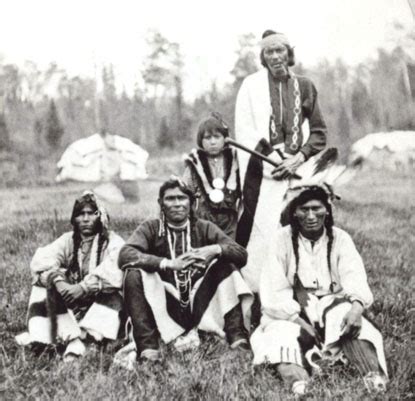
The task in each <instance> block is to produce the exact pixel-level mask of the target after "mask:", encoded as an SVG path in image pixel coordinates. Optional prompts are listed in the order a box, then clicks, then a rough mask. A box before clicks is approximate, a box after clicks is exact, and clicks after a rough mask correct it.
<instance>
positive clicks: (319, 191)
mask: <svg viewBox="0 0 415 401" xmlns="http://www.w3.org/2000/svg"><path fill="white" fill-rule="evenodd" d="M314 199H316V200H319V201H321V202H323V204H324V206H325V208H326V209H327V215H326V217H325V220H324V227H325V229H326V234H327V237H328V243H327V266H328V269H329V273H330V277H331V283H330V291H331V292H333V289H334V288H333V287H334V285H336V283H335V282H334V281H333V276H332V273H331V251H332V248H333V240H334V236H333V226H334V219H333V209H332V207H331V204H330V202H329V195H328V194H327V193H326V192H325V191H324V189H323V188H321V187H318V186H315V187H310V188H309V189H308V190H306V191H304V192H302V193H301V194H300V195H299V196H298V197H297V198H296V199H294V200H293V201H292V202H291V205H290V208H289V212H288V213H289V222H290V225H291V240H292V244H293V250H294V257H295V271H296V273H298V267H299V263H300V255H299V252H298V237H299V234H300V224H299V223H298V219H297V217H296V216H295V214H294V213H295V210H296V208H297V207H298V206H301V205H304V204H305V203H306V202H308V201H309V200H314Z"/></svg>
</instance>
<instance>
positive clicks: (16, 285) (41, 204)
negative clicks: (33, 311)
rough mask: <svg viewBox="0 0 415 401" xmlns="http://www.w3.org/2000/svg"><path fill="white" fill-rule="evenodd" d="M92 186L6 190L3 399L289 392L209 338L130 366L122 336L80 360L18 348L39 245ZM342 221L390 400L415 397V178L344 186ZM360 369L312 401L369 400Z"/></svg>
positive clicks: (127, 208)
mask: <svg viewBox="0 0 415 401" xmlns="http://www.w3.org/2000/svg"><path fill="white" fill-rule="evenodd" d="M158 186H159V183H157V182H146V183H144V182H143V183H141V184H140V202H138V203H127V204H125V205H122V206H113V205H112V206H111V205H110V206H109V211H110V214H111V215H112V216H113V219H112V223H113V228H114V229H115V230H116V231H118V232H119V233H120V234H121V235H122V236H123V237H124V238H126V237H127V236H128V235H129V233H130V232H131V231H132V230H133V229H134V227H135V226H136V224H137V223H138V222H139V221H141V220H142V219H143V218H145V217H151V216H155V215H156V214H157V206H156V201H155V199H156V197H157V196H156V194H157V190H158ZM83 187H84V185H83V184H67V185H60V186H49V187H46V188H36V187H35V188H30V189H13V190H8V191H6V190H3V191H0V206H1V209H0V210H1V218H0V263H1V265H0V340H1V342H0V363H1V368H2V372H1V376H0V399H33V400H37V399H42V400H43V399H62V400H69V399H71V400H72V399H79V400H84V399H85V400H90V399H136V398H139V399H183V400H184V399H186V400H187V399H269V400H271V399H272V400H278V399H282V400H285V399H287V398H289V397H290V395H289V391H288V389H287V388H285V387H284V385H283V384H282V382H281V381H280V380H279V379H278V378H277V377H276V376H275V375H274V372H273V371H272V370H271V369H265V368H258V369H255V370H253V369H252V366H251V359H252V357H251V355H250V354H243V353H239V352H236V351H230V350H229V349H228V347H227V346H226V344H224V342H223V341H222V340H220V339H217V338H212V337H209V338H208V339H207V340H206V341H205V342H204V343H203V345H202V346H201V347H200V349H199V350H197V351H195V352H192V353H190V354H186V355H180V354H177V353H175V352H174V351H173V350H170V349H168V348H166V347H165V348H163V352H164V355H165V358H164V361H163V363H161V364H159V365H155V366H154V365H151V364H149V363H142V364H141V365H137V369H136V371H135V372H132V373H127V372H125V371H122V370H118V369H116V368H114V367H113V366H112V365H111V360H112V355H113V353H114V352H115V351H116V350H117V349H118V348H119V347H120V346H121V345H122V343H121V342H120V343H117V344H112V345H110V346H109V347H107V348H106V349H105V350H104V349H99V348H96V347H91V348H90V350H89V351H88V354H87V355H86V357H85V359H84V360H83V361H82V362H81V363H80V364H79V366H77V367H73V366H72V367H68V366H65V365H64V364H63V363H62V362H61V360H60V358H59V357H56V353H55V351H54V350H51V351H50V352H43V353H40V354H36V353H34V352H33V351H30V350H29V349H23V348H19V347H18V346H17V345H16V344H15V343H14V340H13V338H14V335H16V334H18V333H20V332H21V331H23V330H24V329H25V313H26V307H27V300H28V295H29V290H30V275H29V270H28V265H29V261H30V258H31V256H32V255H33V252H34V251H35V249H36V248H37V247H38V246H39V245H41V244H45V243H47V242H49V241H51V240H52V239H53V238H55V237H56V236H57V235H59V234H61V233H62V232H64V231H66V230H68V229H69V228H70V227H69V226H68V219H69V216H70V211H71V207H72V202H73V199H74V197H75V196H77V195H78V194H79V193H80V192H81V190H82V189H83ZM339 192H340V194H341V195H342V197H343V200H342V201H341V202H340V203H339V205H338V206H337V208H336V211H335V213H336V220H337V223H338V225H339V226H341V227H343V228H345V229H346V230H348V231H349V232H350V233H351V234H352V235H353V237H354V238H355V241H356V244H357V247H358V249H359V250H360V251H361V253H362V256H363V258H364V260H365V262H366V266H367V271H368V275H369V281H370V284H371V287H372V289H373V292H374V295H375V299H376V302H375V303H374V305H373V306H372V307H371V309H370V311H369V314H370V316H371V317H372V318H373V319H374V320H375V322H376V323H377V324H378V325H379V326H380V327H381V329H382V332H383V334H384V337H385V350H386V355H387V359H388V363H389V370H390V375H391V382H390V385H389V389H388V392H387V394H386V395H385V396H384V398H389V399H414V397H415V390H414V381H413V380H414V379H413V376H414V370H413V359H414V355H413V350H414V346H413V345H414V344H413V342H412V339H411V332H412V334H413V320H414V316H415V308H414V303H413V290H414V274H413V271H414V269H413V263H414V260H415V246H414V245H415V244H414V237H415V235H414V227H415V217H414V215H415V213H414V212H415V206H414V203H413V201H412V199H413V194H414V184H413V183H412V181H411V180H410V178H405V177H397V176H393V175H388V174H386V175H385V174H377V173H372V174H370V175H369V174H365V175H362V176H360V178H359V179H358V180H356V181H355V182H354V183H353V184H349V185H347V186H346V187H344V188H341V190H340V191H339ZM368 397H369V396H368V394H367V393H366V391H365V389H364V386H363V384H362V382H361V380H360V379H359V377H358V375H357V372H356V371H355V370H354V369H352V368H347V367H344V368H341V369H337V370H336V372H333V371H330V370H329V369H328V370H326V371H325V372H324V373H323V374H322V375H321V376H317V377H315V378H314V380H313V385H312V388H311V393H310V395H309V396H308V397H307V398H308V399H315V400H321V399H327V400H331V399H365V398H368Z"/></svg>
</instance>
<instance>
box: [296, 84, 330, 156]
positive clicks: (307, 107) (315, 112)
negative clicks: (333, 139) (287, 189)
mask: <svg viewBox="0 0 415 401" xmlns="http://www.w3.org/2000/svg"><path fill="white" fill-rule="evenodd" d="M303 112H304V117H306V118H308V123H309V127H310V136H309V138H308V140H307V142H306V143H305V144H304V146H303V147H302V148H301V152H302V153H303V154H304V156H305V158H306V160H307V159H309V158H310V157H311V156H314V155H315V154H317V153H318V152H320V151H322V150H323V149H324V147H325V146H326V142H327V126H326V123H325V121H324V118H323V115H322V113H321V110H320V105H319V102H318V93H317V89H316V87H315V86H314V84H313V83H312V82H311V81H309V80H307V85H306V90H305V100H304V101H303Z"/></svg>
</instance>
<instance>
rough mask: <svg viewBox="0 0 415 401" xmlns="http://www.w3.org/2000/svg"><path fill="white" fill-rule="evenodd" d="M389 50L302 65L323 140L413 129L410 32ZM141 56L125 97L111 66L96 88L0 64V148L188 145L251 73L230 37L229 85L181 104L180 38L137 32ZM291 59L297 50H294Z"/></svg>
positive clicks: (228, 109)
mask: <svg viewBox="0 0 415 401" xmlns="http://www.w3.org/2000/svg"><path fill="white" fill-rule="evenodd" d="M404 37H405V42H404V44H403V42H402V40H400V41H396V43H395V45H394V46H392V47H391V48H390V49H388V50H385V49H380V50H378V53H377V56H376V57H374V58H372V59H368V60H366V61H365V62H362V63H360V64H358V65H355V66H352V67H351V66H348V65H346V64H345V62H344V61H343V60H341V59H338V60H336V61H328V60H323V61H321V62H320V63H319V64H318V65H315V66H312V67H307V66H304V65H303V64H301V63H297V65H296V66H295V67H294V70H295V72H296V73H297V74H300V75H301V74H303V75H307V76H309V77H310V78H311V79H312V80H313V81H314V83H315V84H316V87H317V89H318V92H319V99H320V104H321V108H322V110H323V114H324V116H325V119H326V122H327V125H328V128H329V141H330V142H331V144H333V145H335V146H337V147H339V149H340V151H341V154H343V155H344V156H345V155H347V152H348V149H349V148H350V145H351V144H352V143H353V142H354V141H355V140H357V139H358V138H360V137H362V136H363V135H365V134H367V133H370V132H379V131H389V130H407V129H412V130H413V129H415V108H414V99H415V68H414V63H413V61H412V59H411V57H410V56H409V54H411V51H409V48H408V45H407V44H408V43H409V47H410V48H411V49H412V50H413V44H414V43H415V34H414V33H409V34H405V35H404ZM147 44H148V48H149V54H148V57H147V59H146V61H145V63H144V65H143V68H142V71H140V72H141V76H142V78H143V81H144V87H139V86H138V85H137V87H136V88H134V91H133V94H131V93H127V91H125V90H123V91H121V92H119V91H118V90H117V86H116V74H115V71H114V67H113V66H112V65H105V66H103V67H102V70H101V71H99V73H100V74H99V75H100V81H101V88H99V89H98V88H97V80H96V79H95V78H90V77H80V76H69V75H68V73H67V72H66V71H65V70H64V69H63V68H60V67H59V66H58V65H56V64H50V66H49V67H48V68H47V69H46V70H40V69H39V68H38V67H37V65H36V64H34V63H32V62H26V64H25V65H24V66H22V67H18V66H16V65H13V64H2V63H1V62H0V150H2V151H3V153H5V152H6V153H8V154H9V153H12V152H19V154H26V155H37V156H45V157H46V156H50V155H55V156H56V155H57V154H59V153H60V152H61V151H62V150H63V149H64V147H65V146H67V145H68V144H69V143H71V142H73V141H74V140H76V139H79V138H81V137H86V136H89V135H91V134H93V133H95V132H97V131H98V130H99V129H106V130H108V131H109V132H111V133H114V134H118V135H122V136H125V137H127V138H130V139H132V140H133V141H134V142H136V143H138V144H140V145H141V146H143V147H144V148H146V149H148V150H149V151H150V152H151V151H154V150H156V149H160V148H172V149H180V150H182V149H183V146H185V147H186V148H190V147H191V146H194V142H195V140H194V139H195V132H196V126H197V123H198V122H199V121H200V119H201V118H203V117H204V116H206V115H207V114H208V113H209V112H210V111H213V110H216V111H219V112H221V113H222V114H223V115H224V117H225V119H226V120H227V121H228V122H229V125H230V126H231V127H232V126H233V118H234V105H235V99H236V95H237V92H238V89H239V87H240V85H241V83H242V81H243V79H244V78H245V77H246V76H247V75H249V74H251V73H253V72H255V71H256V70H258V68H262V67H260V64H259V55H258V49H257V47H256V38H255V36H254V35H253V34H245V35H242V36H241V37H240V38H239V44H238V48H237V49H236V51H235V60H236V61H235V64H234V67H233V68H232V70H231V71H230V75H231V77H232V80H231V82H229V83H228V84H226V85H224V86H223V87H218V85H217V84H216V82H215V81H213V82H212V83H211V86H210V88H208V89H207V90H206V91H205V92H204V93H201V94H199V95H197V96H196V98H194V99H192V100H191V101H189V100H186V99H185V98H184V96H183V87H184V83H185V79H186V78H185V74H184V58H183V55H182V52H181V49H180V45H179V44H177V43H174V42H170V41H169V40H168V38H166V37H164V36H163V35H162V34H161V33H160V32H157V31H153V32H151V33H150V34H149V36H148V38H147ZM297 59H298V60H301V54H299V55H297Z"/></svg>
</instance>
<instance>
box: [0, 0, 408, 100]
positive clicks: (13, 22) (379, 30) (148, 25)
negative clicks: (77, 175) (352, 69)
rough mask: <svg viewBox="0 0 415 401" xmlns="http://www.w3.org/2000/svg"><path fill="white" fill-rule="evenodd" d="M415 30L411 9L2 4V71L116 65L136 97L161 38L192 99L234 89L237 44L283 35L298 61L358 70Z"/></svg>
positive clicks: (390, 1) (377, 2) (11, 0)
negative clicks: (213, 88) (397, 29)
mask: <svg viewBox="0 0 415 401" xmlns="http://www.w3.org/2000/svg"><path fill="white" fill-rule="evenodd" d="M394 22H399V23H400V24H402V25H403V26H405V27H406V28H407V29H414V28H415V25H414V19H413V16H412V13H411V10H410V7H409V5H408V1H407V0H284V1H282V0H255V1H249V2H247V1H243V0H239V1H235V0H228V1H226V0H208V1H198V0H173V1H169V0H144V1H143V0H141V1H140V0H135V1H133V0H0V61H2V62H3V63H16V64H17V65H23V63H24V61H25V60H31V61H34V62H36V63H37V64H38V65H39V66H40V67H42V68H44V67H46V66H47V65H48V64H49V63H50V62H56V63H57V64H58V65H59V66H61V67H63V68H65V69H66V70H67V71H68V72H69V74H71V75H78V74H79V75H83V76H88V75H89V76H94V71H95V69H94V65H97V66H98V68H99V67H100V66H102V65H105V64H108V63H112V64H113V65H114V70H115V74H116V77H117V82H118V85H119V87H122V86H124V87H125V89H126V90H127V92H132V90H133V87H134V82H136V81H137V82H140V74H139V71H140V68H142V66H143V62H144V60H145V57H146V51H147V50H146V46H145V40H144V38H145V36H146V34H147V33H148V31H149V29H157V30H159V31H160V32H161V33H162V34H163V35H164V36H166V37H167V38H168V39H169V40H170V41H174V42H178V43H179V44H180V46H181V49H182V52H183V54H184V56H185V63H186V69H185V82H186V87H185V91H186V92H185V93H186V94H187V95H188V96H189V95H190V96H192V95H194V94H197V93H200V92H203V90H205V89H206V88H209V87H210V85H211V83H212V81H213V80H216V81H217V83H218V85H221V84H223V83H225V82H227V81H229V79H230V75H229V71H230V70H231V69H232V67H233V64H234V62H235V59H236V56H235V50H236V48H237V44H238V36H239V35H241V34H244V33H249V32H252V33H254V34H255V35H256V37H257V39H258V41H259V39H260V36H261V34H262V32H263V31H264V30H266V29H274V30H276V31H280V32H284V33H285V34H286V35H287V36H288V38H289V40H290V41H291V43H292V45H294V46H295V49H296V57H297V60H300V61H301V62H302V63H303V64H304V65H306V66H311V65H314V64H316V63H318V61H319V60H321V59H323V58H328V59H331V60H333V59H335V58H337V57H341V58H343V60H344V61H345V62H346V63H347V64H355V63H358V62H360V61H363V60H365V59H367V58H368V57H371V56H374V55H375V54H376V49H377V48H379V47H382V46H387V45H388V41H390V37H391V35H392V34H393V24H394Z"/></svg>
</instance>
